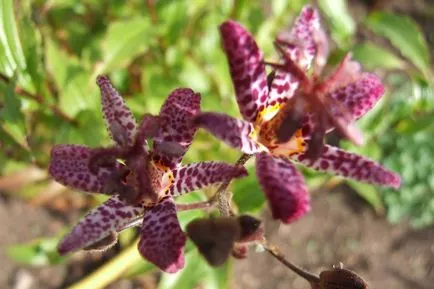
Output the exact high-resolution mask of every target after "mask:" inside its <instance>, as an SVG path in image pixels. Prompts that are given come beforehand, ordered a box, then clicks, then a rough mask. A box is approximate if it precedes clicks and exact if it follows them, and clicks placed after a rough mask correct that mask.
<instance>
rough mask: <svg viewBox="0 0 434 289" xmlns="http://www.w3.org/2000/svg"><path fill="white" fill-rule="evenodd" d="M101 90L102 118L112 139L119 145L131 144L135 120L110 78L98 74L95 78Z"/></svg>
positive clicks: (134, 130) (133, 136) (134, 133)
mask: <svg viewBox="0 0 434 289" xmlns="http://www.w3.org/2000/svg"><path fill="white" fill-rule="evenodd" d="M96 83H97V84H98V86H99V88H100V90H101V104H102V112H103V115H104V119H105V120H106V123H107V127H108V130H109V133H110V135H111V137H112V139H113V140H114V141H115V142H116V143H117V144H118V145H120V146H132V145H133V143H134V138H135V135H136V126H137V124H136V120H135V118H134V115H133V113H132V112H131V111H130V109H129V108H128V107H127V106H126V104H125V102H124V100H123V98H122V96H121V95H120V94H119V92H118V91H117V90H116V89H115V88H114V87H113V85H112V84H111V82H110V79H109V78H108V77H107V76H105V75H99V76H98V77H97V79H96Z"/></svg>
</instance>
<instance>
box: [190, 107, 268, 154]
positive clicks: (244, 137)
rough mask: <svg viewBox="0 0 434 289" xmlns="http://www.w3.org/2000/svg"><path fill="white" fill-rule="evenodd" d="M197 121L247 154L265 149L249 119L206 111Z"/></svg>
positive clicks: (200, 125) (199, 124)
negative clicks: (256, 137) (256, 136)
mask: <svg viewBox="0 0 434 289" xmlns="http://www.w3.org/2000/svg"><path fill="white" fill-rule="evenodd" d="M195 123H196V124H197V125H198V126H199V127H202V128H204V129H206V130H208V131H209V132H210V133H212V134H213V135H214V136H215V137H217V138H219V139H221V140H222V141H224V142H225V143H227V144H228V145H230V146H232V147H234V148H237V149H240V150H241V151H242V152H244V153H246V154H254V153H258V152H260V151H263V150H264V148H263V147H261V145H260V144H259V143H258V142H257V141H256V140H255V139H254V137H255V136H254V135H255V131H254V128H253V125H252V124H251V123H249V122H247V121H244V120H239V119H235V118H232V117H230V116H228V115H226V114H221V113H215V112H204V113H201V114H199V115H198V116H197V117H196V119H195Z"/></svg>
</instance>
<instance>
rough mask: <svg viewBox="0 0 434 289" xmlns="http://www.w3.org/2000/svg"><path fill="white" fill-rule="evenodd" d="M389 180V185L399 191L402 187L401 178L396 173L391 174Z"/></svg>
mask: <svg viewBox="0 0 434 289" xmlns="http://www.w3.org/2000/svg"><path fill="white" fill-rule="evenodd" d="M389 179H390V180H388V181H387V185H389V186H390V187H392V188H394V189H395V190H397V189H399V188H400V187H401V184H402V182H401V177H400V176H399V175H398V174H396V173H391V174H390V176H389Z"/></svg>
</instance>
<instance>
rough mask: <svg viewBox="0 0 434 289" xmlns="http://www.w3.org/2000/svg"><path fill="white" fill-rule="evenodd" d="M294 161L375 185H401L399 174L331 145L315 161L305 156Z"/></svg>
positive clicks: (300, 156) (299, 156) (395, 186)
mask: <svg viewBox="0 0 434 289" xmlns="http://www.w3.org/2000/svg"><path fill="white" fill-rule="evenodd" d="M294 159H295V160H297V161H299V162H300V163H302V164H303V165H305V166H307V167H309V168H312V169H315V170H318V171H323V172H329V173H333V174H335V175H338V176H342V177H345V178H351V179H354V180H357V181H361V182H365V183H369V184H373V185H380V186H389V187H393V188H395V189H397V188H399V186H400V183H401V180H400V177H399V175H398V174H396V173H394V172H391V171H389V170H386V169H385V168H383V167H382V166H381V165H379V164H378V163H376V162H374V161H372V160H370V159H367V158H364V157H362V156H359V155H357V154H353V153H350V152H346V151H344V150H342V149H339V148H337V147H333V146H329V145H325V146H324V147H323V150H322V153H321V156H320V157H319V158H318V159H316V160H314V161H313V160H310V159H308V158H306V157H305V156H304V155H303V154H301V155H297V156H294Z"/></svg>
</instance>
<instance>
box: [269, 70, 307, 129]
mask: <svg viewBox="0 0 434 289" xmlns="http://www.w3.org/2000/svg"><path fill="white" fill-rule="evenodd" d="M298 85H299V82H298V80H297V79H296V78H295V77H294V76H293V75H291V74H290V73H287V72H285V71H281V70H276V71H275V75H274V78H273V80H272V82H271V86H270V94H269V96H268V101H267V104H266V107H273V106H278V105H281V104H282V103H286V102H287V101H288V100H289V99H291V98H292V97H293V96H294V92H295V90H296V89H297V88H298ZM277 111H278V110H277V109H276V110H275V112H274V113H271V114H270V115H269V116H265V117H263V118H265V119H266V120H270V119H271V118H272V117H273V116H274V115H275V114H276V113H277Z"/></svg>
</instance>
